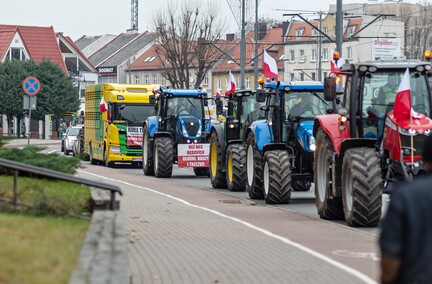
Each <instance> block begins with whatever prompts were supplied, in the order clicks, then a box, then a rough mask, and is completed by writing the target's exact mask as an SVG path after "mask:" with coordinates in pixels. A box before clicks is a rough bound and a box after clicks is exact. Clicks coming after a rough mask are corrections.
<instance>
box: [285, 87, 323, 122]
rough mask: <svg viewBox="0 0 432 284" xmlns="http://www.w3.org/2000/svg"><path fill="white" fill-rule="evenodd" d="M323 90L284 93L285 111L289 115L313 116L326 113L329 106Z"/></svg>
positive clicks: (299, 116)
mask: <svg viewBox="0 0 432 284" xmlns="http://www.w3.org/2000/svg"><path fill="white" fill-rule="evenodd" d="M323 97H324V95H323V92H322V91H320V92H317V91H310V92H295V91H294V92H289V93H286V94H285V113H286V114H287V115H289V116H290V117H297V118H314V117H315V116H317V115H322V114H325V113H326V110H327V109H328V108H329V107H330V106H329V105H328V103H327V102H326V101H325V100H324V99H323Z"/></svg>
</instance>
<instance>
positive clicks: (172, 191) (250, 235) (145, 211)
mask: <svg viewBox="0 0 432 284" xmlns="http://www.w3.org/2000/svg"><path fill="white" fill-rule="evenodd" d="M79 174H80V176H82V177H87V178H93V179H97V180H100V181H104V182H109V183H114V184H116V185H119V186H120V187H121V188H122V190H123V192H124V196H123V197H122V198H121V204H120V210H121V211H122V212H123V213H124V214H125V217H126V231H127V234H126V238H127V242H128V244H127V247H128V266H129V275H130V283H376V281H377V279H378V262H377V259H375V258H374V257H373V256H374V255H376V249H377V248H376V237H374V236H371V235H369V234H365V233H363V232H359V231H357V230H353V229H351V228H347V227H343V226H340V225H338V224H334V223H330V222H325V221H321V220H316V219H312V218H308V217H306V216H302V215H299V214H296V213H293V212H289V211H286V210H278V209H276V208H271V207H268V206H256V205H253V204H254V203H252V202H249V201H248V200H241V199H238V198H235V197H230V196H228V195H224V194H220V193H216V192H213V191H209V190H199V189H197V188H192V187H188V186H181V185H173V184H172V183H170V182H169V181H167V180H162V179H156V178H151V177H145V176H138V175H132V174H127V173H125V172H120V171H116V170H115V169H108V168H104V167H100V166H91V165H86V167H85V168H84V169H82V170H80V172H79ZM347 248H349V249H350V250H346V249H347ZM351 251H357V252H365V253H370V257H369V256H368V255H363V256H362V257H357V256H354V255H353V256H352V257H350V258H347V257H346V256H347V254H348V255H349V254H350V252H351ZM335 252H338V253H335Z"/></svg>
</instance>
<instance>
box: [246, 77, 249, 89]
mask: <svg viewBox="0 0 432 284" xmlns="http://www.w3.org/2000/svg"><path fill="white" fill-rule="evenodd" d="M246 89H250V78H249V77H247V78H246Z"/></svg>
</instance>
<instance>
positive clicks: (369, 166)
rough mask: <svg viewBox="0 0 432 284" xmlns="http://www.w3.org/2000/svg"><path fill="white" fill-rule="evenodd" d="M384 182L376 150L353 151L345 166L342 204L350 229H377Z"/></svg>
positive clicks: (348, 156)
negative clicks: (352, 227)
mask: <svg viewBox="0 0 432 284" xmlns="http://www.w3.org/2000/svg"><path fill="white" fill-rule="evenodd" d="M382 191H383V188H382V181H381V168H380V166H379V158H378V157H377V154H376V151H375V149H372V148H364V147H362V148H353V149H349V150H347V151H346V152H345V156H344V158H343V165H342V203H343V209H344V213H345V220H346V222H347V224H348V225H349V226H355V227H375V226H377V225H378V223H379V221H380V219H381V206H382V198H381V195H382Z"/></svg>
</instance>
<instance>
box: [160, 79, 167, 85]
mask: <svg viewBox="0 0 432 284" xmlns="http://www.w3.org/2000/svg"><path fill="white" fill-rule="evenodd" d="M166 84H167V81H166V78H164V77H162V82H161V85H162V86H166Z"/></svg>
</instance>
